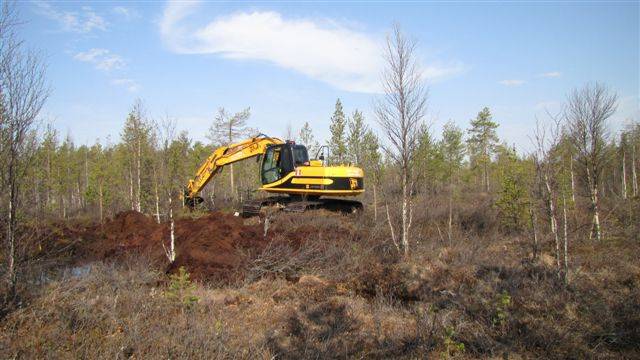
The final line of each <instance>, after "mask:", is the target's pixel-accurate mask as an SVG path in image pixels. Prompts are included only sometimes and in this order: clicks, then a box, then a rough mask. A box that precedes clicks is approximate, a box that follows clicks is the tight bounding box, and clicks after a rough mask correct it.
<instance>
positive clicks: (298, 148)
mask: <svg viewBox="0 0 640 360" xmlns="http://www.w3.org/2000/svg"><path fill="white" fill-rule="evenodd" d="M305 165H309V153H308V152H307V148H306V147H305V146H304V145H296V144H295V143H294V142H291V141H287V142H286V143H284V144H278V145H270V146H268V147H267V151H266V152H265V154H264V156H263V158H262V168H261V170H262V171H261V180H262V184H271V183H274V182H276V181H278V180H280V179H282V178H283V177H285V176H286V175H287V174H289V173H291V172H293V171H294V170H295V168H296V167H298V166H305Z"/></svg>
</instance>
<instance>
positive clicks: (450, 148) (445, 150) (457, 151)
mask: <svg viewBox="0 0 640 360" xmlns="http://www.w3.org/2000/svg"><path fill="white" fill-rule="evenodd" d="M439 145H440V146H439V148H440V149H439V150H440V154H442V159H443V162H444V166H445V168H446V181H447V182H448V184H449V221H448V225H447V227H448V232H447V234H448V237H449V242H451V237H452V227H453V197H454V184H455V183H456V176H457V173H458V171H459V170H460V167H461V166H462V160H463V158H464V143H463V142H462V130H460V128H459V127H457V126H456V125H455V124H454V123H453V122H451V121H449V122H448V123H446V124H445V125H444V129H443V131H442V140H441V141H440V144H439Z"/></svg>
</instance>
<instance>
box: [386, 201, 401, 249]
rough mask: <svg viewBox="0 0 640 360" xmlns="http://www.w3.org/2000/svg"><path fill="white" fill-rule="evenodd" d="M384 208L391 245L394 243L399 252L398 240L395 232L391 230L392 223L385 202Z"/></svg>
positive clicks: (387, 205)
mask: <svg viewBox="0 0 640 360" xmlns="http://www.w3.org/2000/svg"><path fill="white" fill-rule="evenodd" d="M385 208H386V210H387V221H388V222H389V229H390V230H391V241H393V245H395V247H396V249H397V250H398V252H400V246H399V245H398V241H397V240H396V233H395V231H394V230H393V224H392V223H391V215H389V204H385Z"/></svg>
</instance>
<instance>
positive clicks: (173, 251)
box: [162, 195, 176, 263]
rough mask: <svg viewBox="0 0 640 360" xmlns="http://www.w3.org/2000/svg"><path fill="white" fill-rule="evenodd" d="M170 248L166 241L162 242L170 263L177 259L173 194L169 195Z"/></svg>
mask: <svg viewBox="0 0 640 360" xmlns="http://www.w3.org/2000/svg"><path fill="white" fill-rule="evenodd" d="M169 224H170V225H169V229H170V233H169V241H170V243H169V250H167V248H166V247H165V246H164V241H163V242H162V248H163V249H164V251H165V254H166V255H167V259H169V262H170V263H173V262H174V261H176V235H175V222H174V221H173V205H172V201H171V195H169Z"/></svg>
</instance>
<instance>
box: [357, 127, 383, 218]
mask: <svg viewBox="0 0 640 360" xmlns="http://www.w3.org/2000/svg"><path fill="white" fill-rule="evenodd" d="M361 150H362V159H361V164H360V165H361V166H362V168H363V170H364V173H365V176H366V178H367V182H366V183H365V186H367V184H371V187H372V188H373V218H374V221H377V220H378V185H379V184H380V179H381V177H382V164H381V160H382V156H381V154H380V144H379V140H378V137H377V136H376V134H375V133H374V132H373V131H371V129H368V130H367V131H366V132H365V134H364V136H363V137H362V143H361Z"/></svg>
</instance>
